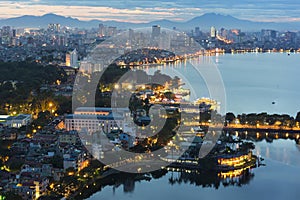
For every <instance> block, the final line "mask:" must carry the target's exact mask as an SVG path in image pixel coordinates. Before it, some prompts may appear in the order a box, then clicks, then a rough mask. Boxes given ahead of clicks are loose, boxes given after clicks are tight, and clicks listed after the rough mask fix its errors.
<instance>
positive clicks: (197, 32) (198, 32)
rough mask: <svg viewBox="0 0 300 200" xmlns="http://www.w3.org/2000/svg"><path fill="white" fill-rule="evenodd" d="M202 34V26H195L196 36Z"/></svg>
mask: <svg viewBox="0 0 300 200" xmlns="http://www.w3.org/2000/svg"><path fill="white" fill-rule="evenodd" d="M200 35H201V33H200V28H199V27H196V28H195V36H196V37H199V36H200Z"/></svg>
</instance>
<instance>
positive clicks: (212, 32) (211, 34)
mask: <svg viewBox="0 0 300 200" xmlns="http://www.w3.org/2000/svg"><path fill="white" fill-rule="evenodd" d="M210 37H211V38H215V37H217V29H216V28H215V27H214V26H212V27H211V28H210Z"/></svg>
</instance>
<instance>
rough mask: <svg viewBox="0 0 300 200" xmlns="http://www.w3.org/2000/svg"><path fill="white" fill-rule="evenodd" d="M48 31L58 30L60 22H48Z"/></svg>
mask: <svg viewBox="0 0 300 200" xmlns="http://www.w3.org/2000/svg"><path fill="white" fill-rule="evenodd" d="M48 31H49V32H59V31H60V24H48Z"/></svg>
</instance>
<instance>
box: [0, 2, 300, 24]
mask: <svg viewBox="0 0 300 200" xmlns="http://www.w3.org/2000/svg"><path fill="white" fill-rule="evenodd" d="M0 8H1V11H0V18H9V17H18V16H22V15H43V14H46V13H55V14H59V15H65V16H70V17H75V18H79V19H81V20H90V19H100V20H118V21H132V22H148V21H153V20H157V19H170V20H174V21H176V20H181V21H185V20H189V19H191V18H193V17H196V16H199V15H202V14H204V13H208V12H215V13H220V14H229V15H232V16H234V17H238V18H241V19H249V20H254V21H300V1H299V0H221V1H220V0H148V1H147V0H142V1H140V0H126V1H125V0H124V1H123V0H105V1H103V0H67V1H63V0H14V1H12V0H0Z"/></svg>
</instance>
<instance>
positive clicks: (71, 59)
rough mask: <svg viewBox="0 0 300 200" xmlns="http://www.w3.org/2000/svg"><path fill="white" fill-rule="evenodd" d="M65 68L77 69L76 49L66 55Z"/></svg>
mask: <svg viewBox="0 0 300 200" xmlns="http://www.w3.org/2000/svg"><path fill="white" fill-rule="evenodd" d="M66 66H68V67H73V68H78V52H77V50H76V49H74V50H73V51H71V52H68V53H67V54H66Z"/></svg>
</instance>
